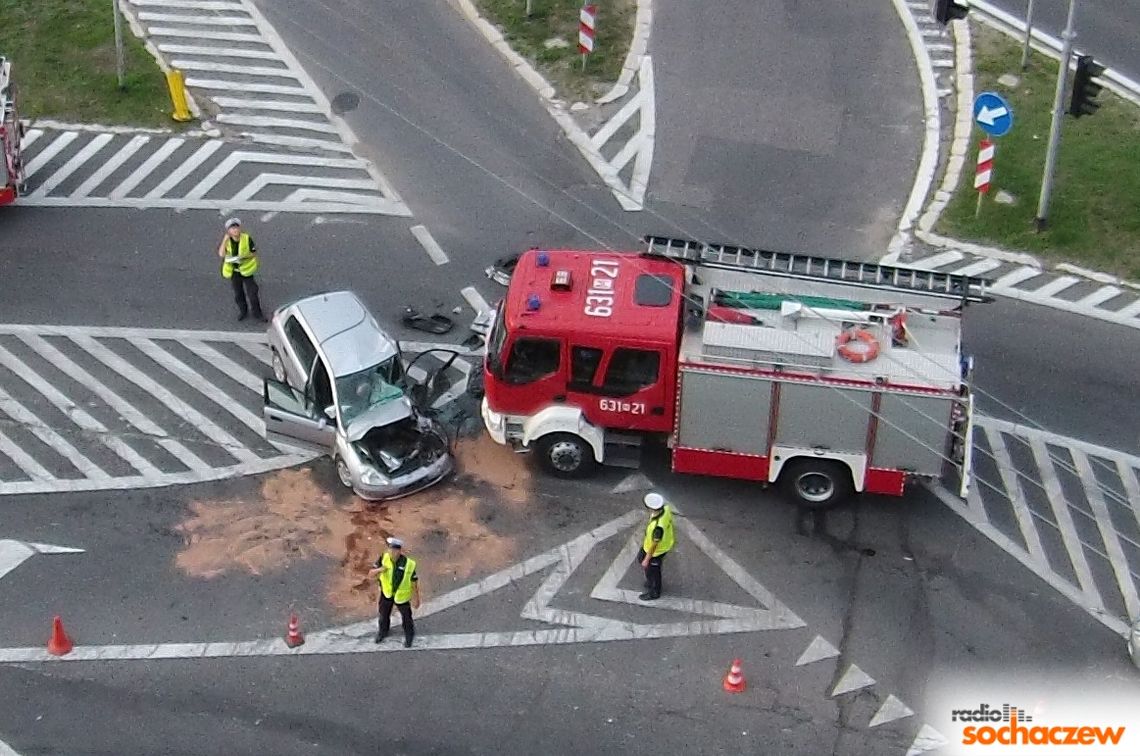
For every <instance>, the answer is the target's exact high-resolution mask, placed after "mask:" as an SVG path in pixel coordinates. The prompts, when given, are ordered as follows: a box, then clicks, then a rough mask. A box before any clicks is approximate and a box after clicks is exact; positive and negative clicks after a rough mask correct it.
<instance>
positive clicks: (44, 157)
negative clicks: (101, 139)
mask: <svg viewBox="0 0 1140 756" xmlns="http://www.w3.org/2000/svg"><path fill="white" fill-rule="evenodd" d="M77 136H79V134H78V132H75V131H65V132H63V133H62V134H60V135H59V136H57V137H56V138H55V139H53V140H52V142H51V144H49V145H48V146H47V147H44V148H43V149H42V150H40V151H39V152H38V153H36V156H35V157H34V158H32V159H31V160H29V161H28V162H27V164H26V165H25V166H24V174H25V175H26V176H28V177H29V178H30V177H31V176H33V175H35V173H36V171H38V170H39V169H40V168H43V167H44V166H45V165H47V164H48V163H49V162H51V159H52V158H54V157H55V156H56V155H58V154H59V153H60V152H62V151H63V149H64V148H65V147H67V145H69V144H71V143H72V142H74V141H75V138H76V137H77Z"/></svg>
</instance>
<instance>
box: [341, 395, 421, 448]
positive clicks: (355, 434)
mask: <svg viewBox="0 0 1140 756" xmlns="http://www.w3.org/2000/svg"><path fill="white" fill-rule="evenodd" d="M411 414H412V402H411V401H410V400H409V399H408V398H407V397H400V398H399V399H396V400H394V401H390V402H383V403H381V404H377V405H375V406H373V407H369V408H368V410H367V411H366V412H362V413H361V414H360V415H359V416H357V417H355V418H353V420H352V422H350V423H349V424H348V425H347V426H346V427H345V429H344V435H345V436H346V437H347V438H348V440H349V441H359V440H360V439H362V438H364V434H365V433H367V432H368V431H370V430H372V429H373V428H382V427H384V426H385V425H391V424H392V423H398V422H399V421H401V420H403V419H404V418H406V417H410V416H411Z"/></svg>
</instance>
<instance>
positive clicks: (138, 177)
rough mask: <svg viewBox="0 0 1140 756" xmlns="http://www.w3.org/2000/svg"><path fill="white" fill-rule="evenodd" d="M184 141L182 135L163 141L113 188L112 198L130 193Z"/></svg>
mask: <svg viewBox="0 0 1140 756" xmlns="http://www.w3.org/2000/svg"><path fill="white" fill-rule="evenodd" d="M184 141H185V140H184V139H182V138H181V137H174V138H173V139H169V140H167V141H166V142H163V143H162V146H160V147H159V148H158V149H157V150H155V151H154V153H153V154H151V155H150V157H148V158H147V159H146V160H144V161H143V162H142V165H140V166H139V167H138V168H135V169H134V170H133V171H131V174H130V175H129V176H127V177H126V178H125V179H123V180H122V182H121V183H120V184H119V185H118V186H116V187H115V188H114V189H113V190H111V194H110V197H111V199H121V198H123V197H126V196H127V195H128V194H130V193H131V190H132V189H134V188H135V187H136V186H138V185H139V184H140V183H142V180H143V179H145V178H146V177H147V176H149V175H150V174H151V173H153V172H154V169H155V168H157V167H158V166H159V164H160V163H162V162H163V161H164V160H166V159H167V158H168V157H170V155H171V154H172V153H173V152H174V151H175V150H177V149H178V148H179V147H181V146H182V143H183V142H184Z"/></svg>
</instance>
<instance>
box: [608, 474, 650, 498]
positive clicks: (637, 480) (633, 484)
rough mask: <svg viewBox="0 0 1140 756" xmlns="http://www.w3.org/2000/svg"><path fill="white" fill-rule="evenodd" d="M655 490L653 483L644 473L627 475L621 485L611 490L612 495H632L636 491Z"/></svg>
mask: <svg viewBox="0 0 1140 756" xmlns="http://www.w3.org/2000/svg"><path fill="white" fill-rule="evenodd" d="M650 488H653V481H651V480H650V479H649V478H647V477H645V475H644V473H640V472H635V473H630V474H629V475H627V476H626V477H625V478H624V479H622V481H621V482H620V483H618V484H617V485H615V486H614V487H613V488H611V489H610V493H612V494H623V493H632V492H634V491H647V490H649V489H650Z"/></svg>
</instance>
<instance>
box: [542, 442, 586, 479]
mask: <svg viewBox="0 0 1140 756" xmlns="http://www.w3.org/2000/svg"><path fill="white" fill-rule="evenodd" d="M537 451H538V455H539V460H540V461H541V463H542V466H543V467H544V468H546V470H547V472H549V473H551V474H553V475H557V476H558V477H560V478H585V477H587V476H588V475H590V474H591V473H593V472H594V468H595V467H597V462H595V461H594V450H593V449H592V448H591V447H590V445H589V444H588V443H586V441H585V439H583V438H581V437H580V436H575V435H573V434H572V433H552V434H550V435H549V436H543V437H542V438H540V439H539V440H538V449H537Z"/></svg>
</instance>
